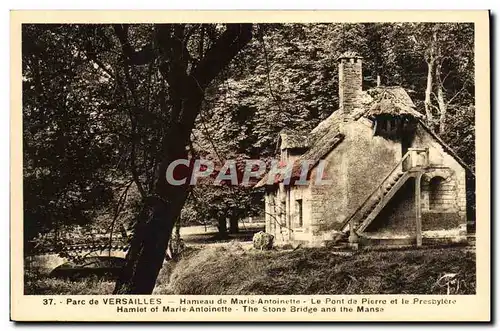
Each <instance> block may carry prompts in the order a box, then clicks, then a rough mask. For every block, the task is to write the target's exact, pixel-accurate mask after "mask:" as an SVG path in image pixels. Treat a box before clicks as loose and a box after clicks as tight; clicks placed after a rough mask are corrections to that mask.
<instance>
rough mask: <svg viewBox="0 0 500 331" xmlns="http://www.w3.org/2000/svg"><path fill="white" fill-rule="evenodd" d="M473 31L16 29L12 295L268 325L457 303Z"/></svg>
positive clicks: (469, 208)
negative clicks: (260, 319) (16, 212)
mask: <svg viewBox="0 0 500 331" xmlns="http://www.w3.org/2000/svg"><path fill="white" fill-rule="evenodd" d="M189 22H191V21H189ZM476 29H477V27H476V24H475V23H474V22H473V21H472V20H471V21H467V20H465V21H451V20H450V21H441V20H440V21H436V22H434V21H428V22H423V21H412V20H408V21H399V20H394V21H380V22H373V21H372V20H367V21H358V22H321V21H319V22H310V23H309V22H293V21H292V22H276V23H274V22H260V21H257V20H256V21H255V22H254V23H249V22H246V21H244V20H242V21H240V22H228V23H205V22H200V23H179V22H175V23H170V22H167V23H162V22H160V23H156V22H151V23H149V22H146V23H137V22H126V21H122V22H111V23H107V22H106V23H94V22H92V23H90V22H89V23H78V22H71V23H66V22H65V23H55V22H52V23H49V22H43V23H31V22H23V24H22V25H21V28H20V38H21V40H20V42H21V53H20V56H21V59H19V60H20V61H21V64H20V67H21V70H22V77H19V79H20V80H21V82H20V87H21V89H22V91H20V94H19V95H22V98H21V100H20V103H21V104H20V105H19V106H20V107H21V108H20V111H21V112H22V115H21V121H22V123H20V125H21V128H22V129H21V128H20V130H22V146H19V147H20V148H22V197H20V199H22V200H21V201H18V202H19V203H20V204H22V219H19V220H17V221H18V222H21V223H22V245H21V246H22V247H21V246H19V247H18V251H19V252H21V251H22V265H21V270H22V292H23V293H19V295H22V296H41V297H43V305H49V306H50V305H56V304H57V305H65V306H71V305H72V304H75V305H76V304H85V300H88V299H85V300H84V299H83V298H88V296H99V298H101V299H99V300H101V301H100V303H101V305H102V304H103V303H104V304H105V305H108V304H110V305H121V306H120V307H118V306H117V307H114V308H113V309H114V312H116V313H131V312H132V313H140V312H142V311H143V310H141V309H143V307H141V306H140V305H142V304H144V305H146V306H147V305H153V304H162V305H163V308H160V309H162V310H163V312H165V313H168V312H176V311H182V312H184V311H185V310H182V308H183V307H188V306H190V307H191V308H193V307H201V306H203V305H205V306H207V307H215V306H217V304H220V303H222V302H225V301H217V298H218V296H230V297H228V298H227V303H228V304H234V305H243V306H242V307H244V308H242V310H240V311H241V312H244V313H246V312H250V313H251V312H253V310H252V309H256V310H255V312H257V311H258V312H259V313H273V314H274V313H280V312H287V313H294V312H298V313H311V312H316V311H315V310H312V309H313V308H314V305H312V306H310V305H309V304H305V302H306V301H305V300H299V299H300V298H301V296H303V295H308V296H320V297H321V299H318V300H320V301H321V303H322V304H326V305H327V306H328V305H329V306H330V307H334V308H330V311H328V310H321V311H320V312H321V313H334V312H338V311H339V310H338V309H340V312H343V310H342V309H343V308H342V307H341V306H339V304H340V305H343V304H347V303H348V300H349V298H350V296H358V295H363V296H364V295H366V297H359V299H358V301H357V307H356V306H354V309H355V313H356V312H357V313H359V314H364V313H370V314H376V313H379V312H383V311H384V309H386V310H387V308H380V307H382V306H383V305H382V306H380V304H386V302H385V299H384V296H383V295H411V297H409V298H411V299H409V300H411V301H412V302H411V303H412V304H415V305H424V304H429V305H430V304H432V305H437V306H440V305H446V304H447V303H450V302H452V301H454V300H458V299H457V298H460V297H470V296H475V295H476V294H477V293H478V287H477V282H478V280H477V278H478V273H479V272H481V271H480V270H478V265H477V263H476V224H480V223H481V222H483V224H486V225H482V226H483V229H484V226H489V222H490V221H489V219H488V218H482V219H481V218H479V217H477V213H476V169H478V170H479V169H480V168H479V167H478V168H476V161H477V157H476V156H477V155H476V154H477V153H478V151H477V147H476V131H477V130H478V127H477V125H476V124H477V116H478V112H485V113H486V115H485V116H489V109H479V108H478V106H477V102H476V99H477V98H478V96H477V85H476V84H477V79H476V78H477V75H476V67H477V61H478V60H477V59H478V56H477V54H476V45H475V41H476V40H477V39H476V35H477V30H476ZM488 89H489V86H488ZM488 102H489V101H488ZM488 125H489V124H488ZM488 139H489V137H488ZM485 152H487V153H489V151H485ZM487 167H489V165H487ZM483 169H484V168H483ZM483 174H484V172H483ZM483 215H484V214H483ZM476 222H477V223H476ZM478 226H480V225H478ZM485 243H486V244H487V242H485ZM478 245H479V244H478ZM485 248H486V249H488V250H489V247H485ZM20 276H21V275H20ZM20 279H21V278H20ZM129 295H135V296H129ZM137 295H150V296H151V300H150V299H147V297H143V296H141V299H140V300H139V299H134V297H137V298H139V297H138V296H137ZM370 295H375V296H372V297H370ZM417 295H432V296H429V297H428V298H429V299H432V300H429V302H427V301H426V300H427V299H426V296H424V297H422V296H420V297H419V296H417ZM54 296H56V297H54ZM57 296H60V297H62V296H64V298H65V299H61V301H59V299H58V297H57ZM101 296H104V297H101ZM106 296H107V297H106ZM163 296H165V297H163ZM174 296H186V297H180V299H176V300H170V299H168V300H167V301H166V300H165V299H156V298H157V297H158V298H170V297H174ZM205 296H210V297H205ZM266 296H274V297H275V298H280V297H279V296H283V298H287V299H286V300H284V299H283V300H284V301H280V300H281V299H276V300H278V301H265V300H268V299H265V298H266ZM287 296H293V298H299V299H298V300H299V301H297V302H295V301H294V300H295V299H289V297H287ZM66 298H67V299H66ZM80 298H82V299H80ZM176 298H177V297H176ZM207 298H208V299H207ZM263 298H264V299H263ZM372 298H375V299H372ZM419 298H424V299H419ZM96 300H97V299H96ZM155 300H158V301H155ZM162 300H163V301H162ZM262 300H264V301H262ZM396 300H400V299H396ZM434 300H436V301H434ZM450 300H451V301H450ZM38 301H40V300H38ZM311 301H312V303H314V300H311ZM320 301H318V303H319V302H320ZM379 301H380V302H379ZM381 301H384V302H381ZM41 302H42V301H40V304H42V303H41ZM307 302H308V303H309V299H308V300H307ZM396 302H397V301H394V302H392V301H391V304H392V303H396ZM86 303H87V304H88V303H89V301H87V302H86ZM266 303H269V304H270V305H266ZM349 303H356V301H350V302H349ZM388 303H389V302H387V304H388ZM397 303H402V304H404V303H405V300H404V299H402V301H401V302H397ZM90 304H92V300H90ZM252 304H255V305H259V304H262V305H259V306H258V307H257V306H255V307H254V308H252V307H253V306H252ZM272 304H277V306H273V305H272ZM283 304H292V306H291V307H292V308H290V307H288V306H287V307H284V306H283V308H280V307H281V306H280V305H283ZM295 304H296V305H295ZM148 307H149V306H148ZM335 307H337V308H335ZM384 307H385V306H384ZM191 308H189V309H191ZM219 308H220V309H222V308H221V307H219ZM219 308H217V309H218V310H215V308H206V309H205V308H200V310H196V309H197V308H196V309H195V310H189V309H188V310H186V312H215V311H217V312H229V311H231V308H229V306H228V308H227V309H229V310H224V309H222V310H220V309H219ZM144 309H146V308H144ZM177 309H178V310H177ZM314 309H316V308H314ZM322 309H323V308H322ZM325 309H326V308H325ZM336 309H337V310H336ZM346 309H347V308H346ZM144 311H146V310H144ZM151 311H153V310H151ZM237 311H238V310H237ZM233 312H234V307H233ZM346 312H347V310H346ZM273 316H274V315H273ZM332 318H333V317H332Z"/></svg>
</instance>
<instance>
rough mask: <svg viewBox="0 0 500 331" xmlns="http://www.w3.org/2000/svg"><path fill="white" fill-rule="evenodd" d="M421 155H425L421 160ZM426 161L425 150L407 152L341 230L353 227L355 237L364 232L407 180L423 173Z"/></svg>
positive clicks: (347, 219)
mask: <svg viewBox="0 0 500 331" xmlns="http://www.w3.org/2000/svg"><path fill="white" fill-rule="evenodd" d="M421 154H425V155H424V158H423V159H422V158H421V157H420V155H421ZM427 160H428V156H427V150H426V149H411V150H409V151H408V152H407V153H406V154H405V155H404V156H403V158H402V159H401V160H400V161H399V162H398V163H397V164H396V165H395V166H394V168H393V169H392V170H391V171H390V172H389V174H388V175H387V176H386V177H385V178H384V179H383V180H382V181H381V183H380V184H379V185H378V186H377V187H376V189H375V190H374V191H373V192H372V193H371V194H369V195H368V196H367V198H366V200H365V201H364V202H363V203H362V204H361V205H360V206H359V207H358V208H357V209H356V210H355V211H354V212H353V213H352V214H351V215H350V217H348V218H346V220H345V221H344V223H343V226H342V230H343V231H347V230H350V229H351V227H353V228H354V232H355V233H356V234H357V235H359V234H361V233H362V232H363V231H365V230H366V228H367V227H368V226H369V225H370V224H371V222H372V221H373V220H374V219H375V218H376V217H377V215H378V214H379V213H380V212H381V211H382V209H383V208H384V207H385V206H386V205H387V203H389V201H391V199H392V198H393V197H394V195H395V194H396V193H397V192H398V191H399V190H400V189H401V187H403V185H404V184H405V183H406V182H407V181H408V179H409V178H412V177H416V176H417V175H419V174H421V173H422V172H423V171H424V169H425V167H426V166H427ZM351 233H352V231H351Z"/></svg>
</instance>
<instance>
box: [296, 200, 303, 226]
mask: <svg viewBox="0 0 500 331" xmlns="http://www.w3.org/2000/svg"><path fill="white" fill-rule="evenodd" d="M295 205H296V210H297V227H299V228H301V227H302V226H303V225H304V220H303V218H302V216H303V215H302V199H299V200H296V201H295Z"/></svg>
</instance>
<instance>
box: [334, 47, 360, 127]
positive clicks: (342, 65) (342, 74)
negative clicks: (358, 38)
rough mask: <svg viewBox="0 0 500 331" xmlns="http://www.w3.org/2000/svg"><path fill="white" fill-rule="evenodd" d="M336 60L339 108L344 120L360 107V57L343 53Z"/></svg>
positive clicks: (351, 53)
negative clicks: (337, 63)
mask: <svg viewBox="0 0 500 331" xmlns="http://www.w3.org/2000/svg"><path fill="white" fill-rule="evenodd" d="M338 60H339V107H340V110H341V111H342V112H343V113H344V119H345V120H346V119H348V116H349V115H350V114H351V113H352V111H353V110H354V109H355V108H360V107H361V91H362V83H363V74H362V68H361V67H362V65H361V60H362V57H361V56H359V55H358V54H357V53H355V52H345V53H344V54H342V55H341V56H340V57H339V59H338Z"/></svg>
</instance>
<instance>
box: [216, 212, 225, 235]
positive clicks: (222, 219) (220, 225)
mask: <svg viewBox="0 0 500 331" xmlns="http://www.w3.org/2000/svg"><path fill="white" fill-rule="evenodd" d="M217 229H219V236H220V237H225V236H227V222H226V218H225V217H219V220H218V224H217Z"/></svg>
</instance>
